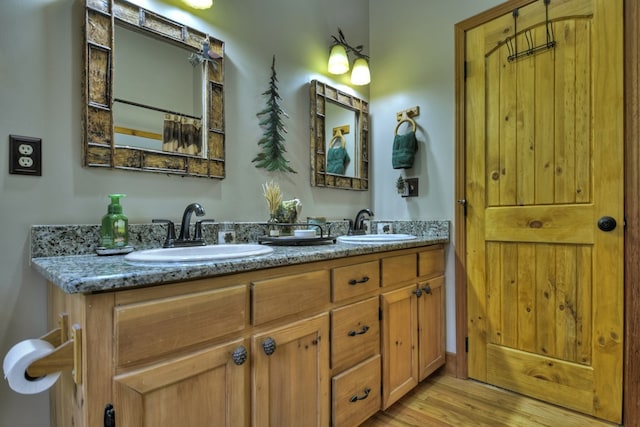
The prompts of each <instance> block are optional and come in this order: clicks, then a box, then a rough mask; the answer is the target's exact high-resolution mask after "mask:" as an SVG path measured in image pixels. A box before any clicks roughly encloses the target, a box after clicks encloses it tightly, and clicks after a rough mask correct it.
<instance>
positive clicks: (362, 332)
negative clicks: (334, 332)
mask: <svg viewBox="0 0 640 427" xmlns="http://www.w3.org/2000/svg"><path fill="white" fill-rule="evenodd" d="M368 330H369V327H368V326H367V325H364V326H363V327H362V329H360V330H359V331H358V332H356V331H349V333H348V334H347V335H349V336H350V337H355V336H356V335H362V334H366V333H367V331H368Z"/></svg>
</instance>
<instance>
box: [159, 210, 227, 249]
mask: <svg viewBox="0 0 640 427" xmlns="http://www.w3.org/2000/svg"><path fill="white" fill-rule="evenodd" d="M194 213H195V214H196V216H203V215H204V208H203V207H202V205H201V204H200V203H191V204H190V205H188V206H187V207H186V208H185V210H184V213H183V214H182V223H181V225H180V235H179V236H178V238H177V239H176V234H175V225H174V224H173V221H169V220H168V219H154V220H152V222H155V223H159V222H160V223H167V238H166V240H165V242H164V245H163V247H165V248H173V247H176V246H204V245H206V243H205V241H204V238H203V237H202V224H204V223H207V222H209V223H210V222H214V221H215V220H213V219H201V220H200V221H197V222H196V227H195V231H194V235H193V238H191V234H190V233H189V226H190V225H191V215H193V214H194Z"/></svg>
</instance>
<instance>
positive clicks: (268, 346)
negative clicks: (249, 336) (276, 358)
mask: <svg viewBox="0 0 640 427" xmlns="http://www.w3.org/2000/svg"><path fill="white" fill-rule="evenodd" d="M262 349H263V350H264V354H266V355H267V356H271V355H272V354H273V353H275V351H276V341H275V340H274V339H273V338H271V337H269V338H267V339H266V340H264V342H263V343H262Z"/></svg>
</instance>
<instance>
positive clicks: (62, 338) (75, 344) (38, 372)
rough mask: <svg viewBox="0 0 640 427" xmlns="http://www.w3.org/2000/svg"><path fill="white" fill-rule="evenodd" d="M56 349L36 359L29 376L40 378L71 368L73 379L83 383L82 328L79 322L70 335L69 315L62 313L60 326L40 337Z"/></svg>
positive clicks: (30, 367) (28, 370) (30, 366)
mask: <svg viewBox="0 0 640 427" xmlns="http://www.w3.org/2000/svg"><path fill="white" fill-rule="evenodd" d="M40 339H41V340H44V341H47V342H48V343H50V344H51V345H53V346H54V347H55V349H54V350H53V351H52V352H51V353H49V354H47V355H46V356H44V357H42V358H40V359H38V360H35V361H34V362H32V363H31V364H30V365H29V367H28V368H27V372H26V373H25V374H26V375H28V376H29V377H32V378H39V377H42V376H45V375H47V374H51V373H53V372H59V371H64V370H67V369H71V375H72V377H73V381H74V382H75V383H76V384H82V328H81V327H80V325H78V324H74V325H73V326H72V327H71V337H69V315H68V314H67V313H60V317H59V319H58V327H57V328H55V329H53V330H51V331H49V332H47V333H46V334H45V335H43V336H41V337H40Z"/></svg>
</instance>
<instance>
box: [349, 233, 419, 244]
mask: <svg viewBox="0 0 640 427" xmlns="http://www.w3.org/2000/svg"><path fill="white" fill-rule="evenodd" d="M415 239H416V236H414V235H413V234H361V235H355V236H338V241H339V242H343V243H359V244H360V243H375V244H380V243H396V242H404V241H407V240H415Z"/></svg>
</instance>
